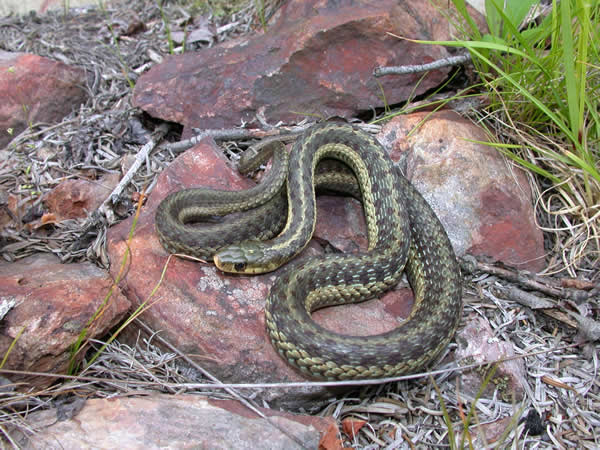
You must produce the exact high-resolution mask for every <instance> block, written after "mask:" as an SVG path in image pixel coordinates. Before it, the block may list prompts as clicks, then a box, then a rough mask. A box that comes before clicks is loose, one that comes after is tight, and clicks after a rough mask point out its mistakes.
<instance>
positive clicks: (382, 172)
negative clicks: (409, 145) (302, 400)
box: [156, 122, 462, 380]
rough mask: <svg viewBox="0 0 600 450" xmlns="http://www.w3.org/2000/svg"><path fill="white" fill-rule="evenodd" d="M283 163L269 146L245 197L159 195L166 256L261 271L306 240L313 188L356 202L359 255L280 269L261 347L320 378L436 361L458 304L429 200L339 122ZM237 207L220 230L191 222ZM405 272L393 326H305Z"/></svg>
mask: <svg viewBox="0 0 600 450" xmlns="http://www.w3.org/2000/svg"><path fill="white" fill-rule="evenodd" d="M273 146H275V147H276V145H275V144H274V145H273ZM280 146H281V147H282V144H280ZM330 159H334V160H338V161H341V162H342V163H343V164H344V165H345V166H347V167H349V168H350V169H351V171H352V173H351V174H350V176H345V178H344V171H343V170H342V171H341V172H339V173H337V174H336V172H335V171H333V172H328V171H327V170H326V171H324V172H323V171H322V170H320V168H321V166H322V165H324V164H326V161H324V160H330ZM321 161H324V162H323V164H319V163H320V162H321ZM287 163H288V162H287V154H286V152H285V151H282V150H281V149H275V157H274V163H273V168H272V169H271V170H270V171H269V173H268V174H267V177H266V179H265V180H264V181H263V183H261V184H260V185H257V187H255V188H252V189H251V190H247V191H237V192H226V191H217V190H211V189H185V190H182V191H179V192H176V193H173V194H171V195H169V196H168V197H167V198H165V200H163V201H162V203H161V204H160V205H159V207H158V210H157V213H156V229H157V232H158V236H159V238H160V241H161V243H162V244H163V246H164V247H165V248H166V249H167V250H169V251H171V252H180V253H186V254H191V255H195V256H199V257H202V258H207V257H213V256H214V261H215V264H216V265H217V267H219V268H220V269H222V270H225V271H229V272H238V273H239V272H241V273H261V272H267V271H271V270H275V269H276V268H277V267H279V266H281V265H283V264H285V263H286V262H287V261H289V260H290V259H292V258H293V257H294V256H295V255H296V254H298V253H299V252H300V251H301V250H302V249H303V248H304V247H305V246H306V244H307V243H308V241H309V240H310V238H311V236H312V234H313V231H314V227H315V221H316V204H315V184H317V185H319V186H325V187H326V188H327V187H331V186H333V189H335V190H338V191H343V192H347V193H350V194H352V195H355V196H357V195H359V196H360V199H361V200H362V204H363V210H364V213H365V219H366V223H367V234H368V242H369V246H368V250H367V251H366V252H363V253H356V254H327V255H323V256H320V257H319V258H313V259H307V260H301V261H298V262H292V263H291V264H288V265H287V266H286V267H285V269H284V270H283V271H282V273H281V275H280V276H279V278H278V279H277V280H276V282H275V284H274V285H273V287H272V289H271V292H270V294H269V296H268V299H267V302H266V306H265V316H266V324H267V332H268V334H269V337H270V339H271V342H272V344H273V346H274V347H275V349H276V350H277V351H278V352H279V354H280V355H281V356H282V357H283V358H284V359H285V360H286V361H287V362H288V363H289V364H291V365H292V366H294V367H296V368H297V369H299V370H300V371H301V372H303V373H305V374H306V375H308V376H310V377H313V378H320V379H328V380H344V379H359V378H379V377H389V376H397V375H402V374H406V373H411V372H416V371H418V370H419V369H422V368H423V367H424V366H426V365H427V364H428V363H430V362H432V361H433V360H435V359H436V358H437V357H438V356H439V355H440V353H441V352H442V351H443V350H444V348H445V347H446V346H447V344H448V343H449V341H450V340H451V338H452V336H453V334H454V331H455V330H456V327H457V325H458V322H459V320H460V315H461V312H462V300H461V282H460V273H459V268H458V264H457V262H456V258H455V256H454V252H453V250H452V246H451V244H450V242H449V240H448V237H447V236H446V233H445V231H444V229H443V227H442V225H441V223H440V222H439V220H438V219H437V217H436V215H435V213H434V212H433V211H432V209H431V208H430V207H429V205H428V204H427V202H426V201H425V200H424V199H423V197H422V196H421V195H420V194H419V193H418V192H417V191H416V190H415V189H414V188H413V187H412V185H411V184H410V183H409V182H408V181H407V180H406V179H405V178H404V176H403V175H402V174H401V173H400V170H399V169H398V168H397V167H395V166H394V164H393V162H392V161H391V159H390V158H389V156H388V155H387V154H386V152H385V150H384V149H383V148H382V147H381V145H380V144H379V143H377V141H376V140H375V139H373V138H372V137H371V136H369V135H367V134H365V133H363V132H361V131H360V130H357V129H355V128H354V127H351V126H350V125H348V124H342V123H337V122H324V123H321V124H318V125H315V126H313V127H311V128H310V129H309V130H308V131H306V132H305V133H304V134H303V135H302V136H301V137H300V138H299V139H298V140H297V141H296V143H295V145H294V147H293V149H292V152H291V154H290V160H289V168H288V170H287V171H286V170H285V168H286V164H287ZM322 172H323V173H322ZM282 173H283V175H282ZM345 173H346V175H347V174H348V173H349V172H348V170H347V169H346V171H345ZM286 174H287V178H286ZM336 177H337V178H336ZM348 178H350V181H345V180H347V179H348ZM286 181H287V183H286ZM357 182H358V186H359V187H360V191H357V187H356V183H357ZM286 193H287V195H286ZM286 202H287V221H286V220H285V218H286V215H285V209H286ZM238 210H246V212H245V213H243V214H241V215H238V217H234V218H233V220H231V221H227V222H226V223H216V224H215V223H210V224H205V225H203V226H202V227H198V226H196V225H193V224H191V223H190V222H195V221H198V220H203V219H205V218H206V217H208V216H212V215H223V214H228V213H230V212H233V211H238ZM284 223H285V226H284ZM282 227H283V230H282V231H280V232H279V230H281V228H282ZM403 271H405V272H406V274H407V277H408V280H409V283H410V285H411V287H412V289H413V292H414V298H415V302H414V306H413V309H412V311H411V313H410V315H409V317H408V318H407V319H406V320H405V321H404V322H402V323H401V324H400V326H398V327H397V328H395V329H394V330H392V331H389V332H387V333H383V334H379V335H373V336H346V335H341V334H338V333H335V332H332V331H329V330H327V329H325V328H323V327H321V326H320V325H318V324H317V323H315V322H314V321H313V320H312V319H311V317H310V313H311V312H312V311H314V310H316V309H319V308H322V307H325V306H329V305H337V304H342V303H353V302H358V301H363V300H366V299H369V298H373V297H375V296H378V295H380V294H382V293H383V292H385V291H387V290H388V289H390V288H391V287H393V286H394V285H395V284H396V283H397V282H398V280H399V278H400V277H401V274H402V272H403Z"/></svg>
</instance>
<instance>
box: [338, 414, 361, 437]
mask: <svg viewBox="0 0 600 450" xmlns="http://www.w3.org/2000/svg"><path fill="white" fill-rule="evenodd" d="M366 423H367V421H366V420H361V419H353V418H352V417H347V418H345V419H344V420H342V430H344V433H346V435H347V436H348V437H350V438H353V437H354V436H356V435H357V434H358V432H359V431H360V429H361V428H362V427H364V426H365V424H366Z"/></svg>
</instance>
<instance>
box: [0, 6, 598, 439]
mask: <svg viewBox="0 0 600 450" xmlns="http://www.w3.org/2000/svg"><path fill="white" fill-rule="evenodd" d="M338 3H339V4H336V5H335V7H333V6H324V5H321V4H320V3H318V2H314V1H310V0H295V1H288V2H283V4H282V5H279V4H278V3H277V2H273V3H268V4H267V8H266V9H265V10H264V11H262V12H261V11H260V10H258V11H257V10H256V9H255V7H254V6H253V5H250V6H248V7H247V8H245V9H240V10H238V11H236V12H229V13H227V14H224V15H222V16H215V15H211V14H210V12H209V11H205V10H200V9H194V8H193V7H192V6H190V5H185V4H181V5H180V4H177V3H172V4H171V3H170V4H168V5H165V6H164V8H163V9H161V8H159V7H158V6H157V4H156V3H152V2H144V1H136V2H132V3H131V6H128V8H124V7H119V6H118V5H117V6H115V7H114V8H112V7H110V6H108V5H107V6H105V7H104V8H103V9H99V8H88V9H80V10H74V11H72V12H69V13H65V12H63V11H61V12H50V13H48V14H45V15H43V16H36V15H29V16H25V17H21V18H18V17H7V18H4V19H2V20H1V21H0V37H1V40H0V50H3V52H2V53H0V92H2V94H1V95H2V98H5V99H7V101H4V102H3V104H2V105H0V147H2V148H3V149H2V150H1V151H0V195H1V197H0V199H1V200H2V206H3V208H2V211H0V214H1V215H0V226H1V227H2V231H1V234H0V237H1V239H2V241H1V246H2V247H1V249H0V253H1V254H2V256H3V258H4V260H5V262H3V263H2V265H0V302H1V303H0V306H1V311H2V325H3V326H2V329H1V330H0V348H1V349H2V352H1V353H2V354H3V355H6V356H5V360H4V361H3V363H2V365H1V369H0V372H1V373H2V375H3V377H5V379H4V385H5V386H4V387H3V388H2V389H3V390H2V391H1V392H0V394H1V395H2V397H1V398H0V400H1V403H0V407H1V408H2V415H1V420H2V431H3V436H4V439H5V440H6V442H7V443H8V444H9V445H10V444H12V445H14V446H25V447H36V446H38V447H44V448H47V447H50V448H52V447H54V446H58V447H63V448H64V447H66V448H75V447H80V446H82V445H92V446H97V447H100V448H104V447H111V446H114V445H115V443H117V442H118V443H119V445H122V444H123V443H124V442H127V443H128V445H127V446H128V447H129V446H131V447H135V446H136V445H139V442H140V441H141V440H142V439H145V440H146V441H147V442H152V443H153V445H155V446H157V447H158V446H160V445H171V446H173V447H176V446H179V445H182V446H183V445H186V444H189V443H197V444H200V445H205V446H207V447H210V448H219V447H220V448H256V445H257V444H256V443H257V442H260V443H263V442H264V443H265V445H264V447H265V448H266V447H268V448H292V447H293V446H298V447H299V448H302V447H305V448H315V447H316V446H320V447H321V448H326V449H335V448H342V447H353V448H412V447H414V446H433V445H449V443H452V444H455V443H458V442H461V440H464V441H466V440H467V439H468V440H469V442H472V443H473V446H474V447H475V448H482V447H483V446H485V445H490V446H496V445H499V444H500V445H501V446H504V445H506V446H508V445H510V443H511V442H518V443H519V444H518V445H519V446H523V447H535V448H551V447H552V448H554V447H555V446H562V447H565V448H566V447H573V448H575V447H577V448H594V447H596V446H597V445H598V436H597V429H598V424H599V417H598V413H597V411H598V409H599V407H598V384H597V381H596V376H595V374H596V370H597V368H596V367H597V353H598V352H597V351H598V347H597V345H595V344H594V343H593V341H594V340H596V339H597V338H598V337H599V336H600V332H599V331H598V325H597V322H595V319H597V311H598V308H597V307H598V304H597V301H598V289H597V282H598V268H597V267H596V266H594V263H593V259H589V260H588V259H585V258H583V262H581V263H580V264H579V266H578V271H577V273H576V275H577V278H574V277H572V276H567V275H566V273H565V272H558V273H557V274H555V275H554V276H552V277H550V276H541V275H535V273H541V272H543V271H544V269H546V268H547V267H548V264H549V262H550V261H556V255H555V254H553V252H552V249H553V248H555V246H554V241H553V239H555V237H553V236H550V235H544V234H543V233H542V231H541V230H540V228H539V226H538V225H539V224H544V223H546V222H547V221H548V220H549V218H548V217H545V216H543V215H541V214H538V215H537V216H536V210H535V209H534V207H533V204H534V200H535V197H534V195H535V194H532V189H531V185H532V184H534V185H535V183H537V182H538V181H537V180H535V179H533V178H531V177H529V176H528V175H527V174H526V173H525V172H523V171H521V169H519V168H517V167H514V166H512V165H511V164H509V163H508V162H507V161H506V160H504V159H503V158H502V156H501V155H499V154H498V153H497V152H495V150H493V149H491V148H490V147H488V146H486V145H484V143H483V142H485V141H487V140H488V139H489V137H488V135H487V134H486V132H485V131H484V130H483V129H482V128H481V127H480V126H479V125H477V124H476V123H475V122H476V121H475V119H476V118H477V107H478V104H479V103H478V102H485V97H481V98H480V99H479V100H477V101H475V102H469V103H467V102H465V101H463V102H452V103H450V104H449V105H447V107H446V108H444V109H443V110H440V111H436V112H433V111H432V107H426V104H427V103H431V102H432V101H439V100H440V99H443V98H447V97H451V96H452V95H454V94H455V93H456V92H457V91H461V90H462V89H464V88H466V87H467V86H468V85H469V77H470V76H471V75H470V74H469V71H468V70H465V69H461V68H458V69H456V68H454V67H453V66H445V67H442V68H439V69H436V70H431V71H429V72H421V73H415V74H410V75H404V76H393V75H388V76H384V77H379V78H376V77H374V76H373V75H372V72H373V69H374V68H375V67H379V66H407V65H418V64H422V63H423V62H430V61H433V60H440V59H444V58H448V57H451V56H455V55H454V54H452V53H449V51H448V50H446V49H444V48H441V47H434V46H423V45H418V44H414V43H410V42H408V41H399V40H398V38H397V37H394V36H391V35H389V34H386V32H388V31H390V32H392V33H393V34H395V35H403V36H409V37H411V38H421V39H448V38H450V37H451V36H452V33H453V31H452V28H451V27H449V25H448V23H447V22H446V21H445V19H444V18H443V16H442V15H440V13H439V11H437V10H436V9H435V8H432V7H431V5H430V3H428V2H425V1H423V2H414V3H413V4H411V6H410V8H408V7H401V6H398V5H397V4H396V3H397V2H391V1H390V2H386V1H384V2H374V3H373V4H368V5H366V6H365V7H364V8H361V7H352V8H350V7H347V5H346V2H338ZM213 11H214V10H213ZM315 12H317V13H315ZM398 18H401V20H399V19H398ZM184 43H185V44H184ZM184 46H185V51H184ZM170 54H171V55H170ZM467 69H468V66H467ZM448 80H449V82H448ZM442 85H443V86H445V87H444V89H442V90H440V89H438V88H439V87H440V86H442ZM449 106H450V107H449ZM391 109H393V110H395V111H397V112H400V113H402V114H401V115H397V116H396V117H394V118H392V119H390V120H386V121H385V122H377V121H375V123H374V124H370V125H366V124H365V123H364V122H365V121H372V120H373V119H379V118H381V117H382V116H383V115H384V114H385V113H387V112H389V110H391ZM315 115H316V116H318V117H328V116H332V115H335V116H341V117H345V118H347V119H348V120H352V121H354V122H355V123H356V124H357V126H362V127H363V128H364V129H365V131H367V132H370V133H373V134H374V135H376V137H377V138H378V139H379V140H380V142H381V143H382V144H384V146H385V147H386V148H387V149H388V150H389V152H390V155H391V157H392V159H394V161H396V162H398V164H401V165H402V167H403V168H404V171H405V173H406V175H407V177H408V178H409V179H410V180H411V182H412V183H413V184H414V185H415V186H416V187H417V188H418V189H419V190H420V191H421V193H422V194H423V195H424V196H425V198H426V199H427V200H428V201H429V202H430V204H431V205H432V207H433V208H434V210H435V211H436V212H437V214H438V216H439V217H440V220H441V221H442V223H443V224H444V226H445V227H446V230H447V232H448V234H449V237H450V239H451V241H452V243H453V246H454V248H455V251H456V253H457V255H458V256H459V257H460V258H461V261H462V268H463V271H464V277H465V286H464V297H463V299H464V303H465V307H464V313H463V317H464V319H463V323H462V324H461V327H460V330H459V332H458V333H457V336H456V338H455V341H454V343H453V344H452V345H451V346H450V348H449V349H448V351H447V353H446V355H445V356H444V358H443V359H442V360H441V361H440V363H439V364H438V365H437V366H436V367H435V368H434V369H436V371H435V372H433V373H431V374H419V375H416V376H412V377H407V378H403V379H397V380H388V382H387V383H383V384H374V383H370V384H364V383H347V384H345V385H335V386H333V385H331V384H329V385H328V384H326V383H325V384H324V383H314V382H309V381H307V380H305V379H303V378H302V377H301V376H299V375H298V374H297V373H296V372H294V371H293V370H291V369H290V368H289V367H288V366H287V365H286V364H284V363H283V361H282V360H281V359H280V358H279V357H278V355H277V354H276V353H275V351H274V350H273V349H272V347H271V346H270V344H269V342H268V339H267V337H266V335H265V332H264V318H263V314H262V310H263V305H264V299H265V297H266V295H267V293H268V291H269V288H270V286H271V284H272V282H273V279H274V277H275V276H277V272H275V273H274V274H269V275H264V276H258V277H249V278H246V277H228V276H224V275H223V274H220V273H219V272H217V271H216V270H215V269H214V267H213V266H211V265H206V264H202V263H199V262H197V261H190V260H186V259H182V258H171V257H169V255H168V254H167V253H166V252H165V251H164V249H163V248H162V247H161V246H160V244H159V242H158V240H157V238H156V234H155V232H154V211H155V209H156V206H157V205H158V203H159V202H160V200H161V199H162V198H164V197H165V196H166V195H167V194H168V193H169V192H172V191H175V190H179V189H181V188H183V187H189V186H194V185H203V186H211V187H214V188H219V189H244V188H247V187H249V186H251V185H252V183H254V181H252V180H249V179H247V178H244V177H242V176H240V175H239V174H238V173H237V171H235V169H234V166H235V164H234V163H235V160H236V158H238V154H239V151H240V150H242V149H244V148H245V147H247V146H248V145H250V144H251V143H253V142H256V141H257V140H258V139H261V138H264V137H269V136H274V135H280V134H281V135H284V134H289V133H297V132H299V131H301V130H302V129H304V128H305V127H306V126H307V122H310V121H312V120H313V119H314V116H315ZM280 121H281V122H280ZM534 192H535V191H534ZM318 207H319V223H318V226H317V230H316V233H315V238H314V239H313V241H312V242H311V244H310V246H309V247H308V248H307V249H306V250H305V252H304V254H303V255H302V256H303V257H310V256H311V255H315V254H320V253H323V252H331V251H355V250H357V249H361V248H365V247H366V233H365V228H364V219H363V218H362V210H361V207H360V203H358V202H356V201H355V200H353V199H348V198H338V197H329V196H324V197H322V198H320V199H319V205H318ZM590 261H591V262H590ZM553 267H556V266H555V265H554V266H553ZM412 301H413V300H412V292H411V290H410V287H409V286H408V285H407V284H406V283H405V284H403V285H401V286H399V287H397V288H396V289H394V290H393V291H392V292H389V293H388V294H386V295H385V296H384V297H383V298H382V299H381V300H380V301H371V302H366V303H365V304H360V305H351V306H347V307H343V308H330V309H327V310H324V311H318V312H317V313H316V314H315V320H316V321H317V322H318V323H320V324H321V325H323V326H325V327H327V328H329V329H331V330H334V331H338V332H342V333H356V334H357V335H367V334H376V333H381V332H385V331H387V330H390V329H392V328H394V327H395V326H396V325H397V324H398V323H400V322H401V320H402V318H403V317H406V316H407V315H408V312H409V311H410V307H411V305H412ZM349 324H351V326H349ZM590 342H592V343H590ZM498 361H499V362H500V363H499V364H498V365H497V366H494V367H495V369H494V372H493V373H492V372H490V371H489V364H490V363H494V362H498ZM67 373H68V374H71V376H64V374H67ZM429 375H432V377H430V376H429ZM73 394H75V395H73ZM86 398H87V399H88V400H85V399H86ZM282 410H283V411H286V412H282ZM448 423H450V424H451V426H450V428H449V426H448ZM107 430H110V432H108V433H107V432H106V431H107ZM182 430H186V433H185V434H182ZM457 445H458V444H457Z"/></svg>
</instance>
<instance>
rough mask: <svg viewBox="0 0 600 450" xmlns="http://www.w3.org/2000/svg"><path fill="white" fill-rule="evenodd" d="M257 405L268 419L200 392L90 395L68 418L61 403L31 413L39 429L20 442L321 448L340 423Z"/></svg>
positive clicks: (132, 446) (46, 446) (79, 445)
mask: <svg viewBox="0 0 600 450" xmlns="http://www.w3.org/2000/svg"><path fill="white" fill-rule="evenodd" d="M258 409H259V410H260V411H261V412H262V413H263V414H264V415H266V416H268V417H269V421H267V420H266V419H264V418H262V417H259V416H258V415H257V414H256V413H254V412H252V411H250V410H249V409H247V408H245V407H243V406H241V405H240V404H239V402H237V401H233V400H213V399H210V398H207V397H202V396H198V395H166V394H152V395H149V396H147V397H112V398H110V399H91V400H86V401H85V404H84V405H83V408H82V409H81V410H80V411H78V412H76V413H75V414H74V416H73V417H70V418H67V419H66V420H64V419H63V420H60V419H59V417H60V415H59V411H58V410H57V409H50V410H46V411H36V412H33V413H30V414H28V415H27V420H28V421H29V423H30V424H31V425H30V426H32V427H34V428H35V430H36V434H35V435H34V436H32V437H26V436H23V435H20V436H18V442H19V446H20V447H21V448H32V449H38V448H40V449H41V448H43V449H65V448H89V447H93V448H117V447H118V448H128V449H155V448H164V447H165V446H167V447H169V448H187V447H190V446H193V447H196V448H207V449H209V448H210V449H213V448H236V449H254V448H261V447H263V448H264V446H265V445H266V446H267V447H268V448H273V449H298V448H317V445H318V444H319V440H320V436H321V435H322V434H324V433H325V432H326V430H327V429H328V428H329V427H335V420H334V419H333V418H332V417H316V416H308V415H300V414H297V415H296V414H290V413H286V412H282V411H275V410H271V409H265V408H258ZM282 430H283V431H282ZM11 434H12V433H11ZM13 436H14V435H13ZM292 437H293V438H295V439H296V440H293V439H292ZM298 442H300V443H302V445H303V447H301V446H300V444H299V443H298Z"/></svg>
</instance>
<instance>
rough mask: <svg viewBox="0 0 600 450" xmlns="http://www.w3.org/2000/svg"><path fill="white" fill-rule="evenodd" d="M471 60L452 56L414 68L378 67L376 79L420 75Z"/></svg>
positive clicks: (375, 72) (468, 56) (375, 71)
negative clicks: (390, 76) (409, 74)
mask: <svg viewBox="0 0 600 450" xmlns="http://www.w3.org/2000/svg"><path fill="white" fill-rule="evenodd" d="M470 60H471V55H469V54H466V55H458V56H450V57H448V58H443V59H438V60H436V61H433V62H431V63H428V64H420V65H414V66H410V65H408V66H389V67H377V68H376V69H375V70H374V71H373V75H374V76H375V77H382V76H384V75H404V74H407V73H420V72H427V71H428V70H435V69H439V68H441V67H447V66H457V65H459V64H463V63H466V62H468V61H470Z"/></svg>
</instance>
